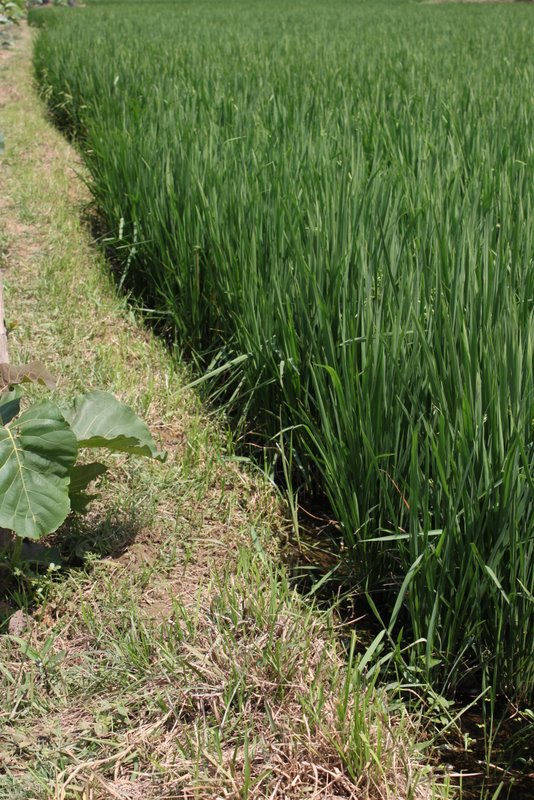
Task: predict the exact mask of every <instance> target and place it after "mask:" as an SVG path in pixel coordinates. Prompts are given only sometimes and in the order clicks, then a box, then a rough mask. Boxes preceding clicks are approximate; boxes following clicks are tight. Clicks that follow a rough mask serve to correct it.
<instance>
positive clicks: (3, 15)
mask: <svg viewBox="0 0 534 800" xmlns="http://www.w3.org/2000/svg"><path fill="white" fill-rule="evenodd" d="M25 7H26V4H25V2H24V0H0V25H7V24H9V23H12V22H14V23H18V22H19V21H20V20H21V19H22V18H23V17H24V12H25Z"/></svg>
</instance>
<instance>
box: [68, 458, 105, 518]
mask: <svg viewBox="0 0 534 800" xmlns="http://www.w3.org/2000/svg"><path fill="white" fill-rule="evenodd" d="M105 472H107V467H106V465H105V464H100V463H98V462H95V463H93V464H77V465H76V466H74V467H73V468H72V470H71V473H70V486H69V497H70V507H71V510H72V511H76V512H77V513H78V514H83V513H84V512H85V511H86V509H87V506H88V504H89V503H90V502H91V500H94V498H95V497H96V495H94V494H87V492H86V491H85V490H86V489H87V487H88V486H89V484H90V483H91V482H92V481H94V480H96V479H97V478H99V477H100V476H101V475H103V474H104V473H105Z"/></svg>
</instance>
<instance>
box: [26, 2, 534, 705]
mask: <svg viewBox="0 0 534 800" xmlns="http://www.w3.org/2000/svg"><path fill="white" fill-rule="evenodd" d="M532 13H533V9H532V8H529V7H528V6H524V5H507V6H486V7H480V6H477V7H467V6H445V5H442V6H438V5H435V6H433V5H415V4H408V3H404V2H401V1H400V0H399V2H395V1H394V0H384V2H377V3H371V2H347V0H332V2H330V3H319V2H315V0H312V2H309V3H306V4H300V3H298V2H293V3H291V4H285V3H281V2H278V0H270V2H268V3H265V2H263V3H260V2H252V3H242V2H240V1H239V0H221V2H215V0H202V2H197V3H194V4H193V3H188V2H178V1H177V2H152V3H144V2H125V3H120V2H93V3H91V4H90V5H89V6H88V7H87V8H82V9H76V10H72V11H71V10H60V11H52V12H48V11H47V12H46V13H44V12H37V13H35V14H34V20H35V21H36V22H37V23H39V24H43V25H44V27H43V29H42V31H41V33H40V35H39V38H38V39H37V43H36V49H35V70H36V75H37V78H38V81H39V84H40V87H41V91H42V93H43V96H45V97H46V99H47V101H48V104H49V107H50V109H51V110H52V112H53V113H54V115H55V117H56V119H57V121H58V122H59V123H60V124H61V125H63V126H64V127H67V128H68V129H69V130H70V132H71V133H72V134H74V135H75V136H76V137H77V139H78V142H79V144H80V147H81V150H82V152H83V155H84V158H85V161H86V164H87V167H88V169H89V171H90V174H91V179H92V180H91V191H92V192H93V195H94V198H95V202H96V205H97V207H98V209H99V211H100V213H101V215H102V218H103V219H104V220H105V225H106V230H107V232H108V233H107V237H106V238H107V243H108V244H109V245H111V246H112V247H113V249H114V252H115V256H116V258H117V260H118V263H119V264H120V270H121V277H120V280H121V281H122V282H123V284H124V285H125V286H126V287H127V288H128V289H129V290H131V291H133V292H134V293H136V294H138V295H140V296H142V297H143V301H144V303H145V304H147V305H149V306H150V307H152V308H154V309H156V310H157V313H158V314H159V316H160V318H161V321H162V322H163V324H165V325H166V326H167V328H169V329H171V330H172V331H173V336H174V337H175V338H176V341H177V342H178V343H179V345H180V346H181V347H182V348H183V349H184V350H186V351H188V352H190V353H192V354H193V355H194V357H195V358H196V359H197V360H198V362H199V363H200V365H201V366H202V369H204V370H207V371H211V372H212V373H215V374H216V375H217V376H218V379H219V382H217V381H215V382H214V384H213V385H214V389H215V390H217V391H221V392H223V395H224V398H225V400H226V402H227V403H228V404H229V408H230V409H232V408H233V409H234V410H235V409H239V415H241V416H242V417H243V418H246V420H247V426H248V427H247V431H248V432H251V431H253V433H254V436H255V438H256V441H260V442H263V443H264V444H266V445H267V444H269V443H272V442H275V443H276V444H277V446H278V448H279V449H280V450H281V451H283V452H284V453H285V454H286V456H287V459H288V464H287V465H286V472H291V475H292V481H293V486H294V489H295V490H296V491H297V490H298V491H299V492H300V493H301V494H308V496H309V495H311V494H313V493H315V494H316V495H319V496H323V497H325V498H326V499H327V501H328V504H329V506H330V509H331V513H332V515H334V517H335V519H336V520H337V521H338V523H339V530H340V536H341V537H342V539H343V546H344V548H345V556H346V557H347V558H348V560H349V563H350V569H351V574H352V577H353V580H354V584H355V585H357V586H359V587H361V589H362V591H366V592H367V595H368V599H369V602H370V603H371V606H372V607H373V609H374V611H375V613H376V614H377V615H380V616H381V617H382V618H383V621H384V626H385V629H386V630H387V634H385V635H384V638H383V640H382V642H381V646H383V647H386V646H387V645H388V642H389V646H391V645H392V644H395V645H396V647H397V649H398V652H399V653H400V652H401V651H403V661H404V663H405V669H406V673H405V676H404V677H405V679H406V680H408V681H411V680H414V681H419V680H424V681H429V682H431V683H432V684H433V685H434V686H435V687H436V689H437V690H438V691H440V692H441V693H443V694H447V695H451V694H452V693H454V692H458V691H462V690H467V691H475V692H476V691H479V690H484V689H487V688H489V687H491V688H492V693H491V696H492V698H493V699H495V698H496V697H497V694H499V693H500V694H504V695H506V696H507V697H513V698H515V699H516V700H522V701H527V700H532V697H533V694H534V693H533V689H534V658H533V641H534V637H533V635H532V632H533V625H532V622H533V618H534V601H533V590H534V491H533V489H534V485H533V466H534V443H533V418H534V379H533V378H534V376H533V353H534V325H533V322H534V311H533V309H534V302H533V301H534V263H533V261H534V227H533V226H532V218H533V213H534V180H533V178H534V140H533V138H532V130H533V129H534V107H533V105H532V102H531V100H532V91H533V87H534V58H533V56H532V54H533V53H534V25H533V24H532ZM219 367H226V368H225V369H223V370H222V371H220V372H217V369H218V368H219ZM289 462H290V463H289ZM377 594H379V595H380V597H381V598H382V601H381V604H380V605H379V604H378V603H375V601H374V598H375V597H376V595H377ZM384 598H385V599H384ZM386 609H388V610H387V611H386Z"/></svg>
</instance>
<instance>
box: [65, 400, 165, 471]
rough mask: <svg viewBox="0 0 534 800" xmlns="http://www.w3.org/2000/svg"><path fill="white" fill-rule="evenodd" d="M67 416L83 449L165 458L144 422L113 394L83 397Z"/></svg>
mask: <svg viewBox="0 0 534 800" xmlns="http://www.w3.org/2000/svg"><path fill="white" fill-rule="evenodd" d="M63 413H64V415H65V419H67V420H68V422H69V424H70V426H71V429H72V431H73V433H74V435H75V436H76V438H77V440H78V444H79V446H80V447H106V448H107V449H108V450H111V451H114V452H118V453H132V454H134V455H137V456H148V457H149V458H158V459H160V460H163V459H164V454H163V453H159V452H158V450H157V447H156V443H155V442H154V439H153V438H152V435H151V433H150V431H149V430H148V428H147V426H146V425H145V423H144V422H143V420H141V419H139V417H138V416H137V415H136V414H135V413H134V411H132V409H131V408H129V406H127V405H125V404H124V403H121V402H120V401H119V400H117V398H116V397H114V396H113V395H112V394H110V393H109V392H102V391H95V392H90V393H89V394H85V395H80V396H79V397H77V398H76V399H75V401H74V403H73V405H72V407H71V408H70V409H67V410H65V411H64V412H63Z"/></svg>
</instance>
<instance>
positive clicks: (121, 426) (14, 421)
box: [0, 364, 164, 540]
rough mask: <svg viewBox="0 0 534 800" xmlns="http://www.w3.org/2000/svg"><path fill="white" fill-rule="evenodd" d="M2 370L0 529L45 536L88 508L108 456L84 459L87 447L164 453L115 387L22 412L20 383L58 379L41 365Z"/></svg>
mask: <svg viewBox="0 0 534 800" xmlns="http://www.w3.org/2000/svg"><path fill="white" fill-rule="evenodd" d="M1 368H2V374H1V376H0V377H1V378H2V379H3V383H4V392H3V393H2V394H0V423H1V424H0V528H4V529H6V530H8V531H12V532H13V533H15V534H16V535H17V536H19V537H22V538H29V539H34V540H37V539H40V538H41V537H42V536H45V535H46V534H49V533H52V532H53V531H55V530H56V529H57V528H58V527H59V526H60V525H61V524H62V522H64V520H65V519H66V517H67V515H68V514H69V512H71V511H74V512H78V513H83V512H84V511H85V510H86V508H87V505H88V503H89V502H90V501H91V500H92V499H93V497H94V495H90V494H88V492H87V489H88V487H89V484H90V483H91V482H92V481H94V480H95V479H97V478H99V477H100V476H101V475H103V474H104V473H105V472H106V470H107V467H106V465H105V464H102V463H101V462H100V461H94V462H91V463H83V464H79V463H77V460H78V456H79V454H80V452H81V451H82V450H84V449H87V448H89V449H98V450H102V449H104V450H107V451H108V452H112V453H131V454H133V455H138V456H146V457H148V458H156V459H159V460H163V459H164V454H163V453H160V452H158V450H157V447H156V444H155V442H154V440H153V438H152V436H151V434H150V431H149V430H148V428H147V426H146V425H145V423H144V422H143V421H142V420H141V419H139V417H137V416H136V414H135V413H134V412H133V411H132V409H131V408H129V407H128V406H126V405H124V404H123V403H121V402H119V400H117V399H116V398H115V397H114V396H113V395H112V394H110V393H109V392H103V391H93V392H88V393H87V394H82V395H80V396H79V397H76V398H75V400H74V401H73V402H72V403H71V404H70V405H67V406H59V405H57V404H56V403H54V402H52V401H50V400H45V401H44V402H40V403H37V404H35V405H31V406H30V407H29V408H27V409H25V410H24V411H22V413H21V409H20V403H21V396H22V390H21V387H20V386H19V385H18V384H19V383H21V382H23V381H33V382H38V383H44V384H46V385H49V386H50V385H52V383H51V377H50V376H49V375H48V373H46V371H45V370H43V369H42V367H40V366H39V365H36V364H30V365H27V366H25V367H11V366H9V365H7V364H2V365H1ZM6 371H7V372H8V373H9V374H6ZM6 378H7V380H6ZM6 384H7V385H6ZM14 385H15V386H14ZM13 386H14V388H13Z"/></svg>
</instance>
